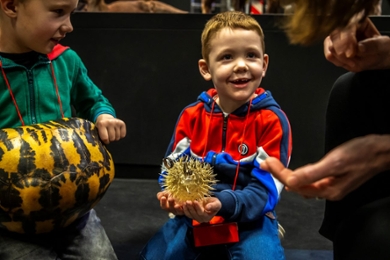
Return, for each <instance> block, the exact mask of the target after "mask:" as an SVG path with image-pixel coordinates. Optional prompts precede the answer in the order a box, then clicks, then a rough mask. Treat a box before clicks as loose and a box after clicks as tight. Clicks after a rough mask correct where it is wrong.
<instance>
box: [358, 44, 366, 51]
mask: <svg viewBox="0 0 390 260" xmlns="http://www.w3.org/2000/svg"><path fill="white" fill-rule="evenodd" d="M358 48H359V51H360V52H365V51H366V46H364V45H363V44H359V45H358Z"/></svg>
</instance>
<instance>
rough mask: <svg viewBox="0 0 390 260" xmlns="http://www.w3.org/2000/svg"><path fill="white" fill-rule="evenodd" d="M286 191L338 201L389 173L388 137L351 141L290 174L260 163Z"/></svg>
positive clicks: (269, 161)
mask: <svg viewBox="0 0 390 260" xmlns="http://www.w3.org/2000/svg"><path fill="white" fill-rule="evenodd" d="M261 168H262V169H263V170H266V171H269V172H271V173H272V174H273V175H274V176H275V177H276V178H277V179H279V180H280V181H281V182H282V183H283V184H284V185H285V186H286V189H287V190H290V191H294V192H297V193H298V194H300V195H302V196H304V197H306V198H314V197H320V198H326V199H328V200H340V199H342V198H343V197H344V196H345V195H347V194H348V193H350V192H351V191H353V190H355V189H356V188H358V187H359V186H360V185H362V184H363V183H365V182H366V181H367V180H369V179H370V178H372V177H373V176H375V175H376V174H378V173H380V172H382V171H384V170H387V169H390V135H368V136H365V137H359V138H355V139H352V140H350V141H348V142H346V143H344V144H342V145H340V146H338V147H336V148H335V149H333V150H332V151H330V152H329V153H328V154H327V155H325V156H324V157H323V158H322V159H321V160H320V161H318V162H317V163H314V164H309V165H306V166H303V167H300V168H298V169H296V170H295V171H292V170H290V169H287V168H285V167H284V166H283V164H282V163H281V162H280V161H279V160H277V159H276V158H267V159H266V160H265V161H264V162H263V163H261Z"/></svg>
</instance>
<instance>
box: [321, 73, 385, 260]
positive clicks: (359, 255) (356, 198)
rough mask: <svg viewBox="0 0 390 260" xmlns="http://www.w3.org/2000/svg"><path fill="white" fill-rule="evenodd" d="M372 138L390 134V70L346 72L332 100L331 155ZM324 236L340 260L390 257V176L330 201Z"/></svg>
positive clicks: (329, 115) (328, 135)
mask: <svg viewBox="0 0 390 260" xmlns="http://www.w3.org/2000/svg"><path fill="white" fill-rule="evenodd" d="M369 134H390V70H377V71H365V72H361V73H346V74H344V75H342V76H341V77H340V78H339V79H338V80H337V81H336V82H335V84H334V86H333V88H332V91H331V94H330V97H329V103H328V108H327V115H326V137H325V152H328V151H330V150H331V149H333V148H334V147H336V146H338V145H340V144H342V143H344V142H346V141H348V140H351V139H353V138H355V137H360V136H365V135H369ZM320 233H321V234H323V235H324V236H325V237H327V238H329V239H331V240H332V241H333V245H334V259H335V260H349V259H353V260H359V259H364V260H368V259H375V260H382V259H390V172H384V173H381V174H378V175H377V176H375V177H374V178H372V179H371V180H369V181H368V182H367V183H365V184H364V185H362V186H361V187H360V188H358V189H357V190H355V191H353V192H351V193H350V194H349V195H348V196H346V197H345V198H344V199H342V200H341V201H327V202H326V208H325V217H324V222H323V225H322V227H321V229H320Z"/></svg>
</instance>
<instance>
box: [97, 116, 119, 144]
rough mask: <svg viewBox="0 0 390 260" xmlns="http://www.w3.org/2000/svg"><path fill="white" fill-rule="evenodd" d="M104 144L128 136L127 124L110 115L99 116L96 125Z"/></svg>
mask: <svg viewBox="0 0 390 260" xmlns="http://www.w3.org/2000/svg"><path fill="white" fill-rule="evenodd" d="M95 125H96V127H97V129H98V131H99V137H100V139H101V140H102V142H103V143H105V144H109V143H110V142H112V141H118V140H119V139H122V138H124V137H125V136H126V124H125V122H123V121H122V120H120V119H117V118H115V117H113V116H112V115H109V114H102V115H99V116H98V118H97V120H96V123H95Z"/></svg>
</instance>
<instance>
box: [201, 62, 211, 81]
mask: <svg viewBox="0 0 390 260" xmlns="http://www.w3.org/2000/svg"><path fill="white" fill-rule="evenodd" d="M198 66H199V72H200V74H201V75H202V76H203V78H204V79H205V80H207V81H209V80H211V74H210V71H209V66H208V65H207V62H206V60H204V59H200V60H199V61H198Z"/></svg>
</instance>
